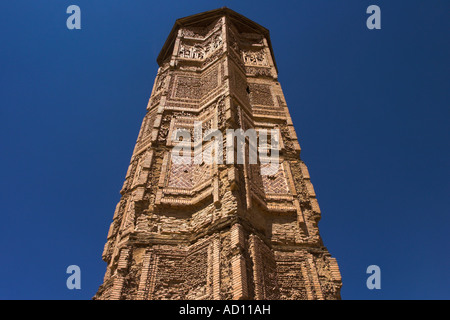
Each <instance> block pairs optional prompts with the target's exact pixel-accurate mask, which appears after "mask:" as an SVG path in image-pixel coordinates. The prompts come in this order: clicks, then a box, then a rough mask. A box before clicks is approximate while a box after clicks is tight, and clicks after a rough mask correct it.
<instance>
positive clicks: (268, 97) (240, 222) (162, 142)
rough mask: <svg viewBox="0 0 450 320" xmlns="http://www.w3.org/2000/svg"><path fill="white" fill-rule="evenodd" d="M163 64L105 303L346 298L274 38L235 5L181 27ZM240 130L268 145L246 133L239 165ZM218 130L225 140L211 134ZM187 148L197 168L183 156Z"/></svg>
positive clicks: (122, 205) (113, 240)
mask: <svg viewBox="0 0 450 320" xmlns="http://www.w3.org/2000/svg"><path fill="white" fill-rule="evenodd" d="M157 62H158V64H159V69H158V73H157V75H156V79H155V82H154V85H153V89H152V93H151V96H150V100H149V103H148V105H147V113H146V115H145V117H144V120H143V122H142V126H141V129H140V132H139V136H138V138H137V141H136V146H135V148H134V151H133V155H132V157H131V161H130V166H129V168H128V171H127V173H126V177H125V182H124V185H123V188H122V190H121V191H120V193H121V195H122V197H121V200H120V201H119V203H118V204H117V207H116V210H115V213H114V217H113V221H112V223H111V227H110V229H109V232H108V236H107V242H106V245H105V248H104V252H103V260H104V261H105V262H106V263H107V269H106V274H105V277H104V282H103V284H102V285H101V286H100V288H99V290H98V292H97V294H96V295H95V297H94V299H127V300H128V299H129V300H132V299H136V300H139V299H220V300H224V299H258V300H259V299H340V288H341V285H342V282H341V276H340V272H339V268H338V265H337V262H336V259H335V258H332V257H331V255H330V253H329V252H328V250H327V249H326V248H325V247H324V245H323V243H322V239H321V237H320V235H319V230H318V222H319V220H320V217H321V212H320V209H319V205H318V202H317V198H316V193H315V192H314V188H313V185H312V184H311V180H310V176H309V173H308V169H307V167H306V165H305V164H304V162H303V161H302V160H301V159H300V146H299V143H298V139H297V135H296V133H295V130H294V126H293V123H292V120H291V117H290V115H289V111H288V108H287V105H286V100H285V98H284V95H283V91H282V89H281V86H280V83H279V82H278V75H277V74H278V70H277V66H276V63H275V59H274V55H273V50H272V46H271V42H270V37H269V31H268V30H267V29H266V28H264V27H262V26H260V25H259V24H257V23H255V22H253V21H251V20H249V19H248V18H246V17H244V16H242V15H240V14H238V13H236V12H234V11H232V10H230V9H228V8H221V9H217V10H212V11H208V12H204V13H200V14H196V15H193V16H189V17H186V18H182V19H178V20H177V21H176V22H175V25H174V27H173V29H172V31H171V32H170V34H169V37H168V38H167V40H166V42H165V44H164V46H163V48H162V50H161V53H160V54H159V56H158V58H157ZM239 129H242V132H244V133H248V132H252V130H253V132H257V139H258V142H257V143H258V144H257V145H256V144H255V142H254V141H253V138H254V137H252V136H251V135H248V136H247V135H246V136H245V137H244V140H245V141H244V142H245V143H244V144H243V145H244V147H243V150H245V152H244V153H243V154H244V157H243V158H244V160H243V161H241V162H240V163H239V161H237V160H238V159H239V156H238V155H237V154H238V152H239V147H236V148H235V146H234V145H232V143H233V142H234V141H237V140H239V137H237V138H236V140H235V138H234V137H231V136H230V135H227V134H228V132H230V131H232V132H233V131H234V132H238V131H236V130H239ZM179 130H181V131H182V130H184V131H183V132H185V133H187V134H189V137H190V139H189V140H185V138H184V137H183V138H182V139H178V138H179V137H178V136H177V132H178V131H179ZM264 130H266V131H265V132H269V133H270V134H269V136H268V138H267V140H268V141H267V143H266V144H264V140H262V138H260V134H261V132H264ZM210 131H211V132H215V133H216V134H217V133H219V134H220V135H222V137H223V144H214V143H215V142H217V141H219V140H220V139H218V138H219V137H218V135H216V136H215V139H209V140H208V139H202V137H204V136H205V133H207V132H210ZM199 133H200V134H203V136H201V135H200V139H198V137H199ZM180 141H184V142H185V144H184V145H188V146H189V147H188V149H185V150H184V151H183V155H187V154H190V155H191V156H192V157H191V158H192V160H191V161H189V162H183V163H180V162H179V161H175V160H176V158H175V157H174V155H175V154H174V152H173V151H174V148H175V146H177V145H178V144H180V145H181V142H180ZM261 141H263V143H262V144H261ZM186 143H187V144H186ZM230 144H231V145H232V147H231V148H232V149H228V146H229V145H230ZM217 145H219V147H218V148H216V147H215V146H217ZM237 145H239V144H238V143H237ZM264 146H266V148H265V147H264ZM264 148H265V150H266V151H267V149H269V151H267V153H263V152H262V151H263V149H264ZM186 150H188V151H186ZM199 150H200V153H199V152H198V151H199ZM208 150H209V151H211V150H212V151H211V152H210V153H208V152H205V151H208ZM230 150H231V152H230ZM255 150H257V151H258V156H259V157H258V158H257V161H256V162H255V161H253V162H252V161H251V157H250V154H251V153H252V151H255ZM202 153H203V154H204V157H203V158H200V160H199V161H196V158H195V157H196V156H197V155H198V154H200V155H202ZM208 154H210V155H211V157H209V158H208V156H207V155H208ZM261 154H262V155H264V156H261ZM219 155H220V156H221V157H222V158H225V156H226V158H227V159H224V160H223V161H222V162H220V161H211V159H212V158H213V159H219ZM274 155H275V156H278V157H277V158H276V159H277V161H278V162H277V166H276V167H275V168H276V170H272V171H271V172H269V173H267V172H266V173H264V174H263V173H262V170H263V169H264V168H267V166H268V165H270V164H271V163H269V164H267V163H266V162H264V161H263V160H264V159H266V160H267V158H268V157H272V156H274ZM230 158H232V159H231V160H233V159H234V161H231V160H230ZM273 159H275V157H273Z"/></svg>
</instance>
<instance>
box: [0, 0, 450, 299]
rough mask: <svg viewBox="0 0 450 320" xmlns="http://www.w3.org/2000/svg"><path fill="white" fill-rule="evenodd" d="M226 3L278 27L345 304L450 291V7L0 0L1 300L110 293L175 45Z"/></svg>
mask: <svg viewBox="0 0 450 320" xmlns="http://www.w3.org/2000/svg"><path fill="white" fill-rule="evenodd" d="M71 4H76V5H78V6H80V8H81V16H82V21H81V26H82V29H81V30H68V29H67V28H66V19H67V17H68V16H69V15H68V14H66V8H67V7H68V6H69V5H71ZM371 4H376V5H379V6H380V8H381V24H382V25H381V27H382V29H381V30H372V31H371V30H368V29H367V28H366V19H367V17H368V14H366V8H367V7H368V6H369V5H371ZM222 6H227V7H229V8H231V9H233V10H235V11H237V12H239V13H241V14H243V15H245V16H247V17H248V18H250V19H252V20H254V21H256V22H258V23H259V24H261V25H263V26H265V27H266V28H268V29H269V30H270V32H271V38H272V44H273V48H274V52H275V58H276V61H277V64H278V68H279V80H280V82H281V85H282V88H283V90H284V94H285V96H286V100H287V103H288V107H289V109H290V112H291V116H292V118H293V122H294V125H295V128H296V131H297V134H298V137H299V139H300V145H301V147H302V155H301V157H302V159H303V160H304V161H305V162H306V164H307V165H308V167H309V170H310V174H311V178H312V182H313V184H314V186H315V190H316V193H317V195H318V200H319V204H320V207H321V210H322V220H321V222H320V223H319V227H320V231H321V234H322V237H323V239H324V242H325V245H326V246H327V247H328V249H329V250H330V252H331V254H332V255H333V256H334V257H336V258H337V260H338V262H339V266H340V270H341V273H342V277H343V283H344V284H343V288H342V298H343V299H449V298H450V290H449V287H450V276H449V271H450V252H449V227H450V218H449V208H450V201H449V191H450V186H449V176H450V174H449V173H450V172H449V156H450V151H449V138H450V132H449V119H450V110H449V107H450V103H449V102H450V96H449V95H450V94H449V92H450V79H449V74H450V72H449V71H450V70H449V69H450V63H449V57H450V20H449V18H448V14H449V12H450V10H449V9H450V2H449V1H448V0H434V1H398V0H396V1H394V0H390V1H380V0H371V1H365V0H352V1H344V0H339V1H323V0H320V1H319V0H314V1H313V0H308V1H305V0H303V1H289V2H288V1H280V0H279V1H245V0H241V1H212V0H208V1H194V0H190V1H148V0H133V1H124V0H122V1H118V0H109V1H100V0H98V1H87V0H71V1H65V0H64V1H62V0H51V1H50V0H49V1H21V0H16V1H12V0H9V1H1V3H0V35H1V37H0V39H1V46H0V63H1V68H0V94H1V95H0V103H1V108H0V118H1V120H2V124H1V126H0V147H1V149H0V150H1V157H0V168H1V179H0V182H1V185H0V203H1V204H2V208H1V209H0V212H1V222H0V240H1V246H2V248H1V254H0V299H90V298H91V297H92V296H93V295H94V294H95V292H96V290H97V288H98V286H99V285H100V284H101V282H102V279H103V275H104V272H105V268H106V264H105V263H104V262H103V261H102V260H101V253H102V250H103V245H104V243H105V241H106V235H107V232H108V228H109V224H110V222H111V220H112V217H113V213H114V208H115V206H116V203H117V202H118V200H119V198H120V195H119V190H120V188H121V186H122V183H123V179H124V176H125V173H126V169H127V167H128V163H129V160H130V157H131V153H132V150H133V147H134V143H135V140H136V137H137V134H138V131H139V128H140V124H141V121H142V118H143V116H144V114H145V108H146V105H147V102H148V99H149V96H150V93H151V89H152V85H153V81H154V78H155V75H156V71H157V68H158V66H157V63H156V57H157V55H158V53H159V50H160V49H161V47H162V45H163V43H164V41H165V39H166V37H167V36H168V34H169V31H170V30H171V28H172V26H173V24H174V22H175V20H176V19H177V18H181V17H185V16H188V15H191V14H196V13H199V12H203V11H207V10H211V9H216V8H219V7H222ZM72 264H76V265H79V266H80V268H81V273H82V278H81V290H73V291H71V290H68V289H67V288H66V278H67V276H68V275H67V274H66V273H65V272H66V268H67V266H69V265H72ZM372 264H375V265H378V266H380V268H381V290H373V291H371V290H368V289H367V288H366V278H367V276H368V275H367V274H366V268H367V266H369V265H372Z"/></svg>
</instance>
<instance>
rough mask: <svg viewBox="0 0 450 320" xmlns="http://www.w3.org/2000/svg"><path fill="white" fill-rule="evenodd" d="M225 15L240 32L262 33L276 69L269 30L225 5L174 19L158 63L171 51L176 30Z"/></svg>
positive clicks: (203, 24)
mask: <svg viewBox="0 0 450 320" xmlns="http://www.w3.org/2000/svg"><path fill="white" fill-rule="evenodd" d="M221 17H226V18H227V20H228V21H230V22H231V23H233V24H234V26H235V27H236V28H237V29H238V30H239V31H241V32H245V33H257V34H261V35H263V36H264V37H265V38H266V40H267V45H268V47H269V49H270V53H271V54H272V59H273V63H274V66H275V68H276V69H277V71H278V68H277V65H276V62H275V56H274V54H273V49H272V43H271V41H270V33H269V30H268V29H266V28H264V27H263V26H261V25H260V24H258V23H256V22H254V21H252V20H250V19H249V18H247V17H245V16H243V15H241V14H239V13H237V12H236V11H233V10H231V9H229V8H227V7H222V8H218V9H214V10H210V11H205V12H201V13H198V14H194V15H191V16H187V17H184V18H180V19H177V20H176V21H175V24H174V26H173V28H172V30H171V31H170V33H169V36H168V37H167V39H166V42H165V43H164V45H163V47H162V49H161V51H160V53H159V55H158V57H157V58H156V62H157V63H158V64H159V65H162V63H163V62H164V61H165V60H166V59H167V58H168V57H169V56H170V54H171V52H172V51H173V47H174V44H175V40H176V38H177V34H178V30H179V29H180V28H182V27H187V26H191V27H192V26H198V27H202V26H207V25H209V24H211V23H213V22H214V21H216V20H217V19H218V18H221Z"/></svg>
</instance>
